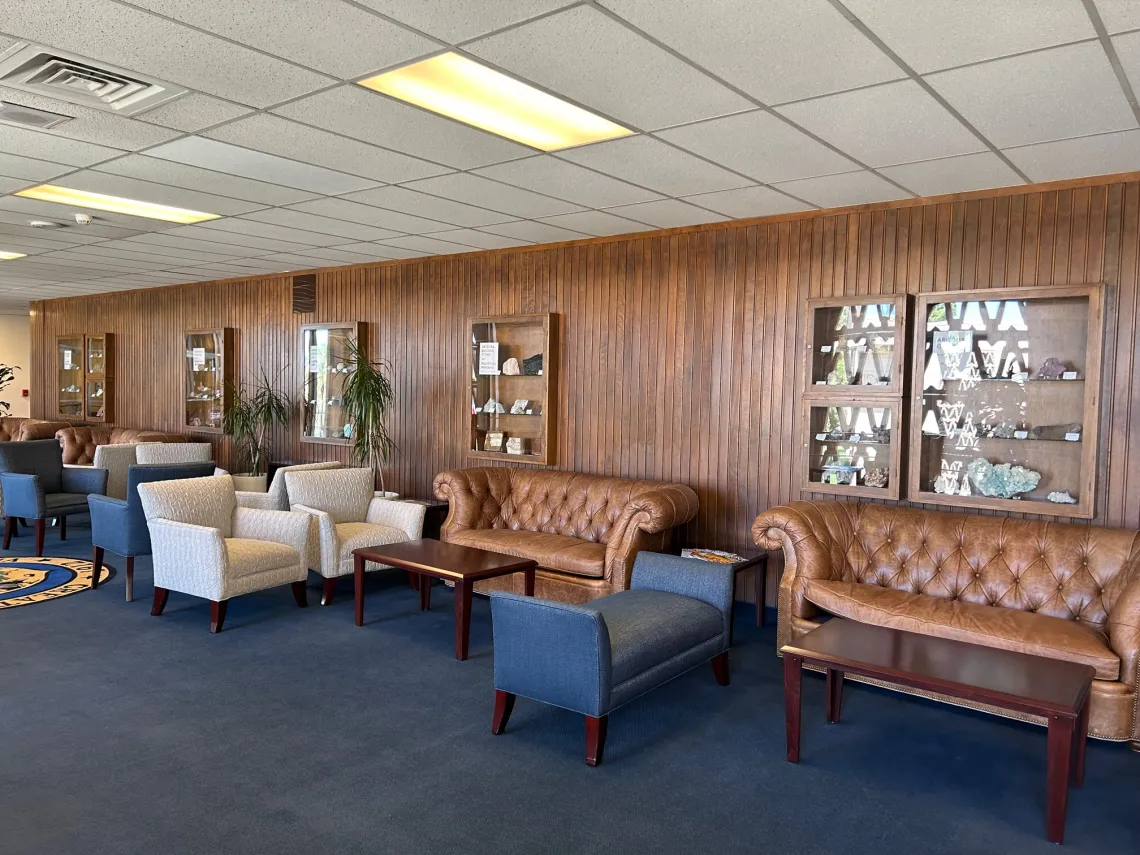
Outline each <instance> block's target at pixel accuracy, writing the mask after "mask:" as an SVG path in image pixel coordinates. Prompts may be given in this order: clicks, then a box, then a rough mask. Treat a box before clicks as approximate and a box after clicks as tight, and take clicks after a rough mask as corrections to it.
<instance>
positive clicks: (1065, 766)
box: [1045, 715, 1076, 843]
mask: <svg viewBox="0 0 1140 855" xmlns="http://www.w3.org/2000/svg"><path fill="white" fill-rule="evenodd" d="M1075 726H1076V721H1075V719H1071V718H1067V717H1065V716H1058V715H1051V716H1049V749H1048V751H1049V753H1048V759H1047V763H1046V765H1047V767H1048V771H1047V776H1046V784H1045V786H1046V802H1045V804H1046V807H1045V828H1046V834H1047V836H1048V838H1049V841H1050V842H1051V843H1061V842H1062V841H1063V840H1064V839H1065V811H1066V809H1067V808H1068V806H1069V769H1070V765H1071V763H1072V754H1073V730H1074V728H1075Z"/></svg>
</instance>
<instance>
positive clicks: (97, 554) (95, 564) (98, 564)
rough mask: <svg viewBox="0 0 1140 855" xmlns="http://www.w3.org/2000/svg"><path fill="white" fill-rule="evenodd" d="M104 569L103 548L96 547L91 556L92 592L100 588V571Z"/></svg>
mask: <svg viewBox="0 0 1140 855" xmlns="http://www.w3.org/2000/svg"><path fill="white" fill-rule="evenodd" d="M102 569H103V547H102V546H96V547H95V550H94V554H93V555H92V556H91V590H92V591H94V590H95V589H96V588H98V587H99V571H100V570H102Z"/></svg>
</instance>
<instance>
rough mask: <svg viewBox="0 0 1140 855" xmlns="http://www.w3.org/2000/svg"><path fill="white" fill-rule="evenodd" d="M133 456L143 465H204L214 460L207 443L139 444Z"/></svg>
mask: <svg viewBox="0 0 1140 855" xmlns="http://www.w3.org/2000/svg"><path fill="white" fill-rule="evenodd" d="M135 456H136V457H137V458H138V461H139V463H141V464H144V465H148V466H149V465H152V464H160V463H205V462H206V461H209V460H213V459H214V449H213V447H212V446H211V445H210V443H208V442H150V441H147V442H140V443H139V445H138V447H137V448H136V449H135ZM211 474H212V473H211Z"/></svg>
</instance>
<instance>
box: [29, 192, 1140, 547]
mask: <svg viewBox="0 0 1140 855" xmlns="http://www.w3.org/2000/svg"><path fill="white" fill-rule="evenodd" d="M1138 250H1140V183H1138V182H1137V180H1135V176H1129V178H1128V180H1119V179H1115V180H1110V179H1105V180H1104V181H1102V182H1101V183H1097V182H1096V181H1086V182H1082V183H1081V184H1078V185H1076V186H1067V187H1060V188H1055V187H1050V188H1022V189H1020V190H1016V191H1005V192H1000V193H992V194H989V195H972V196H970V197H968V198H966V197H964V198H948V199H944V200H932V201H929V202H920V203H914V202H908V203H901V204H899V205H895V206H889V205H880V206H871V207H869V208H866V209H859V210H848V211H842V212H822V213H815V214H811V215H800V216H796V217H786V218H783V219H772V220H767V221H765V220H758V221H752V222H750V223H746V224H741V223H729V224H724V225H718V226H711V227H698V228H694V229H690V230H674V231H671V232H661V233H649V234H641V235H635V236H632V237H628V238H619V239H598V240H596V241H589V242H582V243H579V244H564V245H556V246H553V247H549V248H542V249H525V250H524V249H520V250H510V251H496V252H484V253H476V254H471V255H464V256H452V257H440V258H428V259H421V260H412V261H407V262H390V263H386V264H378V265H373V266H364V267H355V268H337V269H327V270H323V271H320V272H319V274H318V277H317V282H318V288H317V304H318V308H317V311H316V312H315V313H313V314H308V315H294V314H292V311H291V305H290V280H289V277H267V278H263V279H252V280H242V281H230V282H220V283H205V284H196V285H186V286H178V287H172V288H163V289H153V290H145V291H133V292H124V293H117V294H107V295H102V296H92V297H85V298H69V299H66V300H53V301H45V302H41V303H37V304H34V306H33V335H34V340H33V351H34V356H33V362H34V383H33V396H34V397H33V402H32V406H33V414H35V415H39V416H50V415H51V410H52V407H54V400H55V395H54V389H55V383H54V378H53V372H54V360H55V356H54V342H55V336H56V335H58V334H64V333H73V332H102V331H109V332H113V333H115V334H116V335H117V336H118V340H117V343H116V344H117V359H118V365H117V367H116V375H115V376H116V378H117V380H116V383H117V395H118V398H117V413H118V423H119V424H121V425H124V426H128V427H145V428H156V429H161V430H167V431H177V430H179V429H180V426H181V419H180V415H181V403H180V402H181V397H182V385H181V384H182V373H181V372H182V359H181V347H182V336H183V333H184V331H186V330H190V329H202V328H208V327H221V326H229V327H234V328H235V329H237V330H238V331H239V332H238V352H239V354H240V364H239V369H240V370H241V371H242V372H243V373H245V372H248V371H250V370H251V369H255V368H258V367H259V366H264V367H265V368H266V369H268V370H269V371H270V372H271V373H276V372H282V374H281V377H282V385H283V386H285V387H287V388H288V389H289V391H291V392H296V390H297V388H298V387H299V383H300V379H299V374H300V353H299V351H300V344H299V328H300V325H301V324H302V323H312V322H318V321H345V320H363V321H367V322H368V323H369V330H370V337H371V346H372V348H373V353H374V354H377V355H379V356H381V357H383V358H385V359H387V360H389V361H390V362H391V364H392V366H393V373H394V379H395V385H396V389H397V394H398V401H397V410H396V412H395V413H394V414H393V416H392V420H391V421H392V424H391V429H392V434H393V436H394V438H395V441H396V442H397V444H398V445H399V451H398V453H397V454H396V455H395V457H394V459H393V460H392V463H391V467H390V470H389V471H388V472H387V473H386V474H387V477H388V480H389V484H390V485H392V488H394V489H396V490H398V491H400V492H401V493H403V494H405V495H411V496H421V497H426V496H429V495H430V491H431V484H432V479H433V477H434V476H435V474H436V473H437V472H440V471H442V470H445V469H448V468H451V467H460V466H464V465H465V464H466V463H467V458H466V455H465V453H464V441H465V439H466V437H467V424H466V423H467V418H468V407H469V401H468V400H467V397H466V395H465V391H464V377H465V371H466V370H467V369H466V360H467V358H468V352H467V347H466V345H465V342H464V332H465V328H466V321H467V318H469V317H471V316H474V315H496V314H511V313H521V312H557V313H558V314H559V315H560V324H561V339H562V348H561V371H560V376H561V378H562V381H561V390H560V401H559V407H558V412H559V414H560V418H561V428H560V430H559V434H558V444H557V453H558V466H559V467H560V468H564V469H573V470H580V471H583V472H596V473H604V474H608V475H617V476H624V477H639V478H655V479H662V480H667V481H680V482H683V483H686V484H689V485H691V486H692V487H694V488H695V489H696V490H697V492H698V494H699V495H700V500H701V512H700V516H699V518H698V520H697V521H696V522H695V523H694V524H692V525H691V526H690V527H689V528H688V529H687V530H686V531H685V532H684V539H685V541H686V542H687V543H689V544H692V545H697V544H700V545H706V546H715V547H722V548H727V549H733V550H738V551H742V552H754V551H755V549H754V547H753V546H752V544H751V539H750V537H749V534H748V531H749V526H750V524H751V522H752V520H753V518H754V517H755V516H756V514H757V513H758V512H759V511H760V510H762V509H764V508H766V507H769V506H771V505H774V504H778V503H780V502H783V501H786V500H789V499H792V498H797V497H799V490H798V489H797V488H796V486H795V485H796V483H797V480H796V473H795V471H794V468H793V467H794V464H795V461H796V459H797V455H796V443H797V441H798V437H797V433H796V422H797V420H798V418H799V415H798V410H799V399H800V394H799V390H800V389H801V388H802V387H803V376H802V371H803V367H802V364H801V359H800V346H801V342H802V339H803V316H802V307H803V304H804V301H805V300H806V299H807V298H808V297H809V296H824V295H866V294H894V293H899V292H910V293H916V292H919V291H930V290H935V291H954V290H956V289H967V288H986V287H995V288H997V287H1005V286H1032V285H1045V284H1068V283H1083V282H1090V281H1105V282H1107V283H1108V291H1107V317H1108V322H1107V323H1108V326H1107V330H1106V362H1105V364H1106V369H1107V370H1106V372H1105V382H1104V395H1103V396H1102V413H1101V419H1102V440H1101V453H1100V486H1099V490H1098V495H1097V500H1096V501H1097V503H1096V507H1097V513H1096V518H1095V520H1094V523H1099V524H1106V525H1112V526H1129V527H1133V528H1137V527H1140V489H1137V478H1138V477H1140V422H1138V420H1137V416H1138V415H1140V412H1138V411H1140V381H1138V379H1137V375H1138V370H1140V365H1136V364H1134V346H1133V342H1134V341H1135V338H1136V316H1137V263H1138ZM1134 424H1136V425H1137V426H1136V427H1135V428H1134V427H1133V425H1134ZM274 439H275V442H276V448H277V451H276V458H277V459H288V460H298V461H300V460H316V459H330V458H336V457H340V458H341V459H346V456H345V452H344V450H343V449H338V448H333V447H330V446H327V445H309V444H302V443H300V442H299V439H298V432H297V430H296V427H295V426H294V429H293V430H290V431H286V432H283V433H281V434H279V435H277V436H276V437H274ZM219 459H220V461H221V464H222V465H225V464H226V460H227V459H228V452H227V450H226V449H225V448H219ZM1110 461H1111V465H1110Z"/></svg>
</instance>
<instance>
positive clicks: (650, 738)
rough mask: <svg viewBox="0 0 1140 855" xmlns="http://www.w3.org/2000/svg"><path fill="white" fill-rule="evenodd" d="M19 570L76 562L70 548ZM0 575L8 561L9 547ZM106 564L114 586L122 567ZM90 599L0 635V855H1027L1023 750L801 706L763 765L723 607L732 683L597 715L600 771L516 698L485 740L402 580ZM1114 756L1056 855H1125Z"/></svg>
mask: <svg viewBox="0 0 1140 855" xmlns="http://www.w3.org/2000/svg"><path fill="white" fill-rule="evenodd" d="M72 528H73V537H72V539H71V540H69V541H68V542H67V543H66V544H61V543H60V542H59V540H58V534H57V532H56V531H55V530H51V531H49V534H48V542H47V547H46V550H45V551H46V552H47V554H49V555H56V556H74V557H86V556H87V555H88V554H89V549H90V546H89V541H88V540H87V539H86V538H87V535H88V532H87V531H86V530H84V529H83V528H82V527H80V526H78V525H76V526H73V527H72ZM13 546H14V547H15V548H14V549H12V550H11V551H10V552H8V553H5V554H27V551H28V550H29V549H30V547H31V537H22V538H19V539H17V540H16V541H14V542H13ZM108 557H109V558H111V561H112V563H113V564H114V565H115V567H116V568H120V567H121V559H117V558H114V557H112V556H108ZM137 563H138V569H137V571H136V575H137V579H136V591H137V593H138V600H137V601H136V602H134V603H132V604H127V603H125V602H123V583H124V579H123V574H122V573H119V574H118V575H117V576H116V577H115V578H114V579H113V580H112V581H111V582H110V584H109V585H107V586H106V587H105V588H100V589H99V590H98V591H95V592H84V593H81V594H78V595H75V596H72V597H67V598H65V599H61V600H56V601H52V602H46V603H41V604H35V605H30V606H26V607H23V608H18V609H10V610H7V611H5V612H2V613H0V686H2V694H0V853H4V855H8V853H19V855H69V853H76V855H132V853H139V855H143V853H145V855H153V853H166V855H178V853H199V852H226V853H231V852H232V853H248V855H254V853H272V855H290V853H305V855H308V853H421V852H423V853H429V852H430V853H477V852H495V853H535V852H544V853H562V852H567V853H570V852H584V853H585V852H590V853H593V852H603V851H604V852H622V853H641V852H653V853H686V855H690V853H736V852H739V853H749V855H753V853H793V852H794V853H799V855H811V853H852V855H859V853H876V855H882V853H906V855H914V853H1001V854H1002V855H1020V853H1047V852H1048V853H1052V852H1056V851H1057V850H1056V848H1055V847H1054V846H1053V845H1052V844H1050V843H1048V842H1046V840H1045V838H1044V823H1045V814H1044V789H1045V788H1044V769H1045V732H1044V730H1043V729H1040V728H1037V727H1032V726H1029V725H1023V724H1019V723H1015V722H1010V721H1006V720H1004V719H998V718H995V717H992V716H984V715H981V714H975V713H972V712H967V711H963V710H959V709H954V708H951V707H947V706H943V705H939V704H933V703H927V702H925V701H921V700H918V699H913V698H908V697H905V696H902V695H898V694H895V693H891V692H885V691H880V690H876V689H871V688H868V687H864V686H859V685H855V684H849V685H848V688H847V691H846V696H845V703H844V710H843V713H844V721H843V723H842V724H840V725H837V726H828V725H826V724H825V722H824V712H823V707H824V697H823V681H822V679H820V678H818V677H816V676H814V675H811V676H807V677H805V681H804V711H805V718H804V731H803V746H804V749H803V760H802V762H801V763H800V764H799V765H798V766H793V765H791V764H789V763H787V762H786V761H785V760H784V721H783V701H782V691H781V669H780V662H779V660H778V659H777V658H776V656H775V655H774V652H773V646H774V630H773V629H772V628H767V629H765V630H757V629H755V628H754V627H753V626H752V614H753V613H752V608H751V607H750V606H745V605H742V606H740V614H739V615H738V616H737V626H736V645H737V646H736V647H735V648H734V649H733V653H732V669H733V671H732V685H731V686H730V687H728V688H721V687H719V686H717V685H716V683H715V681H714V680H713V677H712V674H711V671H710V670H708V669H706V668H701V669H699V670H697V671H695V672H692V673H690V674H688V675H686V676H685V677H683V678H681V679H679V680H676V681H674V682H673V683H672V684H670V685H669V686H666V687H665V688H663V689H661V690H659V691H657V692H655V693H653V694H651V695H649V696H647V697H645V698H642V699H640V700H638V701H635V702H634V703H633V704H631V705H630V706H628V707H626V708H624V709H622V710H620V711H619V712H617V713H616V714H614V715H613V716H612V717H611V721H610V728H609V742H608V745H607V746H606V758H605V762H604V763H603V765H601V766H599V767H598V768H596V769H590V768H588V767H587V766H586V765H585V763H584V762H583V726H582V721H581V719H580V718H579V717H578V716H574V715H571V714H570V713H567V712H563V711H560V710H556V709H551V708H549V707H545V706H541V705H539V704H536V703H534V702H531V701H527V700H525V699H520V700H519V702H518V704H517V706H516V708H515V712H514V715H513V717H512V718H511V721H510V725H509V727H508V729H507V732H506V734H504V735H503V736H500V737H494V736H492V735H491V733H490V718H491V702H492V683H491V673H492V668H491V665H492V662H491V621H490V609H489V606H488V603H487V601H486V600H484V599H482V598H479V597H476V601H475V606H474V617H473V622H472V637H471V651H472V658H471V659H470V660H469V661H467V662H465V663H461V662H457V661H455V659H454V657H453V653H452V633H453V623H452V613H451V603H452V601H451V596H450V592H449V591H448V590H447V589H446V588H442V587H438V588H436V589H435V591H434V592H433V594H434V595H433V599H434V603H435V605H434V607H433V610H432V611H431V612H429V613H427V614H421V613H420V612H419V611H418V601H417V595H416V594H415V593H414V592H413V591H412V590H411V589H410V588H409V587H408V585H407V583H406V582H405V581H404V579H403V578H402V577H398V576H397V575H396V574H391V575H390V576H388V577H377V578H375V579H372V580H371V584H370V585H369V589H368V595H367V599H366V615H365V619H366V625H365V626H364V627H363V628H359V629H358V628H356V627H355V626H353V623H352V602H351V590H350V589H351V583H350V581H349V580H347V579H346V580H344V582H343V584H342V586H341V589H340V591H339V597H340V598H339V600H338V601H337V602H336V603H335V604H334V605H332V606H329V607H325V608H322V607H320V606H319V605H317V603H316V600H317V596H316V594H317V592H316V590H315V587H314V588H313V589H311V590H310V602H311V603H312V605H310V607H309V608H308V609H307V610H306V611H301V610H299V609H297V607H296V606H295V605H294V604H293V599H292V596H291V595H290V593H289V589H288V588H287V587H286V588H281V589H279V590H273V591H268V592H263V593H260V594H253V595H250V596H246V597H241V598H239V599H236V600H234V601H232V602H231V603H230V608H229V615H228V617H227V620H226V630H225V632H223V633H222V634H221V635H219V636H211V635H210V634H209V633H208V632H207V628H208V606H207V605H206V604H205V603H204V602H203V601H201V600H195V599H193V598H190V597H185V596H182V595H179V594H172V595H171V597H170V602H169V604H168V606H167V608H166V614H165V615H164V616H163V617H161V618H152V617H151V616H150V613H149V612H150V602H149V601H150V593H151V586H150V562H149V560H147V559H140V560H139V561H138V562H137ZM1138 817H1140V756H1138V755H1136V754H1133V753H1131V752H1129V751H1128V750H1127V748H1126V747H1124V746H1121V745H1110V744H1105V743H1096V742H1094V743H1090V746H1089V757H1088V774H1087V780H1086V784H1085V788H1084V789H1083V790H1075V791H1073V793H1072V795H1071V798H1070V804H1069V818H1068V828H1067V834H1066V847H1065V850H1064V851H1068V852H1074V853H1077V852H1080V853H1121V855H1124V853H1137V852H1140V820H1138Z"/></svg>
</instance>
